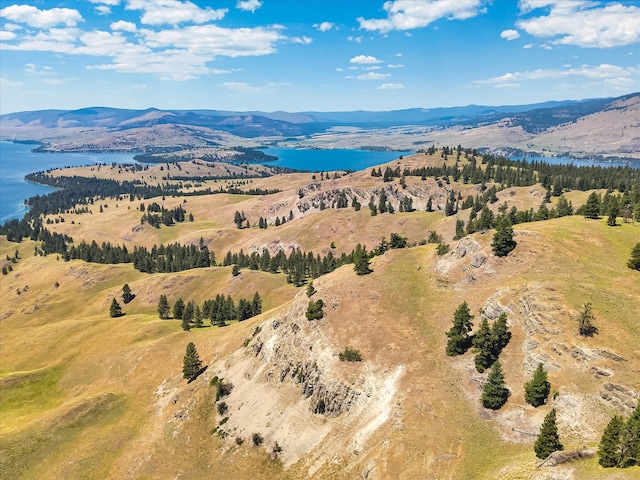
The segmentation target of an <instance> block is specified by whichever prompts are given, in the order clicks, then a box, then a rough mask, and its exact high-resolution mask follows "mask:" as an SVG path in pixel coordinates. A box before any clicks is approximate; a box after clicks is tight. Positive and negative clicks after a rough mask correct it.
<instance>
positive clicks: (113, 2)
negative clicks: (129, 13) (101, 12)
mask: <svg viewBox="0 0 640 480" xmlns="http://www.w3.org/2000/svg"><path fill="white" fill-rule="evenodd" d="M89 1H90V2H91V3H97V4H100V5H109V6H111V7H115V6H118V5H120V0H89Z"/></svg>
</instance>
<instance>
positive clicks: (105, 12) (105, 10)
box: [96, 5, 111, 15]
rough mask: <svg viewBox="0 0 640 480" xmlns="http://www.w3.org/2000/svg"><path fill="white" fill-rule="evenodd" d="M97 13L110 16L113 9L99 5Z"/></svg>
mask: <svg viewBox="0 0 640 480" xmlns="http://www.w3.org/2000/svg"><path fill="white" fill-rule="evenodd" d="M96 12H98V15H110V14H111V7H109V6H107V5H98V6H97V7H96Z"/></svg>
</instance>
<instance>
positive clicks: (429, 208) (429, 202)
mask: <svg viewBox="0 0 640 480" xmlns="http://www.w3.org/2000/svg"><path fill="white" fill-rule="evenodd" d="M427 212H433V200H432V199H431V197H429V199H428V200H427Z"/></svg>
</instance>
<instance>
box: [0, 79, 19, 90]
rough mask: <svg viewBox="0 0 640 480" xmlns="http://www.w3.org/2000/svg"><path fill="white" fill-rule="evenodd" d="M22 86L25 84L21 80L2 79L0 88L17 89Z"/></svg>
mask: <svg viewBox="0 0 640 480" xmlns="http://www.w3.org/2000/svg"><path fill="white" fill-rule="evenodd" d="M22 85H24V83H23V82H21V81H19V80H10V79H8V78H4V77H0V88H15V87H21V86H22Z"/></svg>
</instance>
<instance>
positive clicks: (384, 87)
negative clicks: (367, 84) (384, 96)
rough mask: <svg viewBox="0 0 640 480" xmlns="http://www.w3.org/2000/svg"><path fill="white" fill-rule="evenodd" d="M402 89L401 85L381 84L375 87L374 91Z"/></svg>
mask: <svg viewBox="0 0 640 480" xmlns="http://www.w3.org/2000/svg"><path fill="white" fill-rule="evenodd" d="M402 88H404V85H403V84H401V83H383V84H382V85H380V86H379V87H376V90H400V89H402Z"/></svg>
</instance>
